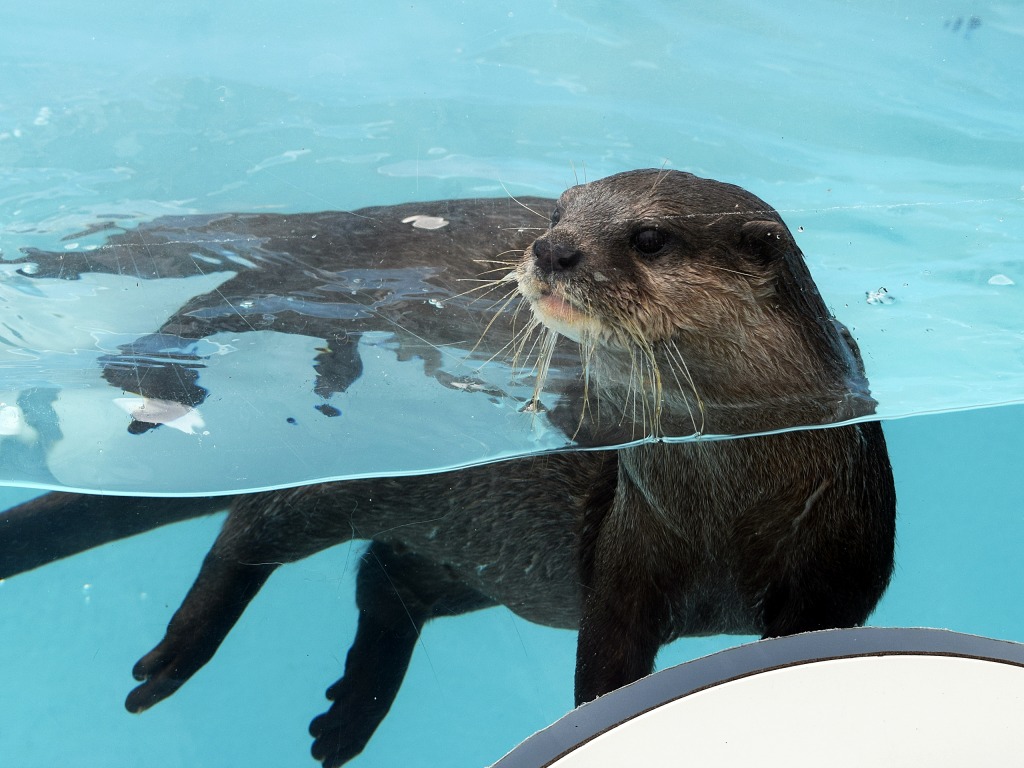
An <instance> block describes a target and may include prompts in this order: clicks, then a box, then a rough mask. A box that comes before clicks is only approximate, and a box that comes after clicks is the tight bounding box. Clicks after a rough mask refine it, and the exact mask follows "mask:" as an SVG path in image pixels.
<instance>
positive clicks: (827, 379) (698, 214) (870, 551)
mask: <svg viewBox="0 0 1024 768" xmlns="http://www.w3.org/2000/svg"><path fill="white" fill-rule="evenodd" d="M488 255H492V254H482V256H488ZM507 279H508V280H509V281H511V279H512V278H511V277H509V278H507ZM514 279H515V281H516V284H517V287H518V291H519V293H520V294H521V296H522V297H523V298H524V299H525V302H526V303H527V304H528V305H529V307H530V309H531V310H532V315H533V318H534V319H535V320H536V321H537V323H538V324H539V325H540V326H541V327H540V329H539V332H540V334H541V335H542V337H543V338H542V341H541V342H540V344H539V345H538V346H539V348H540V349H541V352H540V353H539V354H540V355H541V357H542V358H543V357H544V356H545V355H548V354H550V350H551V349H552V348H553V345H554V343H555V342H556V341H557V342H558V343H559V344H562V345H565V344H570V345H572V344H575V345H578V347H579V350H580V354H581V356H582V359H583V361H584V368H585V375H584V376H583V377H582V378H581V380H580V382H579V386H578V391H577V392H576V397H575V398H571V399H570V401H569V402H568V404H567V405H566V407H565V408H562V409H561V412H559V413H556V414H554V415H555V417H556V421H557V422H558V423H561V424H563V425H564V428H565V429H566V431H567V432H568V433H569V434H573V435H574V436H576V437H577V439H578V441H579V442H581V443H592V444H600V443H601V442H602V441H608V440H622V439H635V438H637V437H640V436H643V435H646V436H651V437H655V438H657V437H660V436H662V435H672V436H680V435H689V434H696V433H703V434H749V433H752V432H763V431H765V430H770V429H782V428H785V427H792V426H819V427H821V426H822V425H826V424H829V423H832V422H837V421H842V420H845V419H850V418H854V417H859V416H865V415H868V414H870V413H871V411H872V409H873V406H874V401H873V400H871V398H870V396H869V394H868V390H867V381H866V379H865V377H864V372H863V367H862V364H861V360H860V356H859V353H858V351H857V349H856V345H855V344H854V342H853V340H852V338H851V337H850V335H849V334H848V333H847V332H846V329H845V328H844V327H843V326H842V325H840V324H839V323H838V322H836V321H835V320H834V318H833V317H832V316H831V314H830V313H829V311H828V310H827V308H826V307H825V305H824V303H823V301H822V300H821V298H820V296H819V294H818V292H817V290H816V288H815V287H814V284H813V282H812V280H811V278H810V275H809V273H808V271H807V269H806V267H805V265H804V262H803V256H802V254H801V253H800V250H799V248H798V247H797V245H796V243H795V242H794V241H793V239H792V236H791V235H790V233H789V231H788V230H787V228H786V227H785V225H784V224H783V223H782V221H781V219H780V217H779V216H778V214H777V213H775V212H774V211H773V210H772V209H771V208H770V207H769V206H768V205H767V204H765V203H764V202H763V201H761V200H759V199H758V198H756V197H754V196H753V195H751V194H750V193H748V192H746V191H744V190H742V189H740V188H738V187H735V186H732V185H729V184H724V183H720V182H716V181H711V180H706V179H700V178H697V177H694V176H691V175H689V174H684V173H681V172H674V171H655V170H651V171H633V172H629V173H624V174H619V175H616V176H612V177H609V178H606V179H603V180H600V181H596V182H592V183H590V184H586V185H582V186H577V187H573V188H571V189H569V190H568V191H566V192H565V193H564V194H563V195H562V196H561V198H559V200H558V201H557V203H555V207H554V214H553V216H552V220H551V226H550V227H549V228H548V230H547V231H546V232H544V233H543V234H541V235H540V236H539V237H538V238H537V239H536V240H535V241H534V242H533V243H532V244H531V245H530V246H529V247H528V248H527V249H526V251H525V253H524V255H523V257H522V259H521V261H520V262H519V263H518V265H517V266H516V268H515V275H514ZM563 337H564V338H563ZM539 365H540V368H541V369H543V360H541V362H540V364H539ZM542 383H543V382H540V385H542ZM540 385H539V386H540ZM556 411H559V409H556ZM638 429H639V430H642V432H640V433H639V434H638ZM895 505H896V500H895V491H894V487H893V478H892V472H891V468H890V465H889V460H888V454H887V451H886V446H885V441H884V437H883V435H882V430H881V427H880V425H879V424H878V423H877V422H873V421H867V422H861V423H854V424H845V425H842V426H837V427H828V428H815V429H805V430H798V431H787V432H780V433H775V434H767V435H764V434H762V435H759V436H752V437H742V438H738V439H730V440H717V439H696V440H693V441H689V442H671V443H670V442H663V441H658V440H655V441H648V442H642V443H639V444H634V445H631V446H629V447H625V448H620V449H617V450H604V451H590V452H570V453H560V454H550V455H544V456H536V457H530V458H523V459H517V460H511V461H507V462H503V463H500V464H492V465H487V466H481V467H475V468H471V469H465V470H460V471H457V472H449V473H438V474H433V475H424V476H416V477H403V478H385V479H366V480H353V481H346V482H338V483H329V484H320V485H310V486H304V487H299V488H291V489H284V490H278V491H272V492H265V493H255V494H245V495H239V496H235V497H230V498H226V497H220V498H185V499H171V498H123V497H98V496H86V495H75V494H61V493H51V494H47V495H46V496H43V497H40V498H39V499H35V500H33V501H30V502H27V503H26V504H23V505H21V506H19V507H16V508H15V509H13V510H11V511H9V512H8V513H6V514H5V515H3V516H2V517H0V577H6V576H10V575H12V574H14V573H17V572H20V571H23V570H27V569H29V568H33V567H36V566H38V565H42V564H44V563H46V562H50V561H52V560H55V559H58V558H60V557H64V556H68V555H70V554H74V553H75V552H78V551H82V550H84V549H87V548H89V547H91V546H95V545H98V544H101V543H103V542H105V541H110V540H114V539H117V538H121V537H124V536H128V535H132V534H135V533H139V532H142V531H144V530H148V529H151V528H154V527H156V526H158V525H162V524H165V523H169V522H173V521H175V520H180V519H185V518H188V517H194V516H198V515H203V514H208V513H212V512H215V511H218V510H222V509H225V508H226V509H228V511H229V514H228V517H227V519H226V520H225V523H224V525H223V528H222V530H221V533H220V534H219V536H218V537H217V540H216V542H215V543H214V545H213V548H212V549H211V551H210V553H209V554H208V555H207V557H206V559H205V561H204V563H203V566H202V568H201V570H200V573H199V576H198V577H197V579H196V581H195V584H194V585H193V587H192V589H191V590H190V591H189V593H188V595H187V596H186V598H185V600H184V602H183V604H182V606H181V607H180V608H179V609H178V611H177V612H176V613H175V614H174V616H173V618H172V619H171V621H170V624H169V626H168V629H167V633H166V636H165V637H164V639H163V640H162V641H161V642H160V643H159V644H158V645H157V646H156V647H155V648H154V649H153V650H152V651H151V652H150V653H148V654H146V655H145V656H144V657H143V658H142V659H141V660H140V661H139V662H138V664H137V665H136V667H135V669H134V675H135V677H136V679H137V680H139V681H140V685H139V686H138V687H137V688H136V689H135V690H134V691H132V692H131V694H130V695H129V696H128V700H127V703H126V706H127V707H128V709H129V710H131V711H136V712H137V711H141V710H144V709H146V708H148V707H150V706H152V705H153V704H156V703H157V702H159V701H161V700H163V699H164V698H166V697H167V696H169V695H171V694H172V693H174V692H175V691H176V690H177V689H178V688H179V687H180V686H181V685H182V684H184V683H185V682H186V681H187V680H188V679H189V677H191V676H192V675H193V674H194V673H195V672H196V671H197V670H198V669H199V668H200V667H202V666H203V664H205V663H206V662H207V661H208V660H209V659H210V658H211V657H212V656H213V654H214V652H215V651H216V650H217V648H218V647H219V645H220V643H221V641H222V640H223V639H224V637H225V636H226V635H227V633H228V632H229V631H230V629H231V627H232V626H233V625H234V623H235V621H236V620H237V619H238V617H239V616H240V615H241V613H242V611H243V610H244V609H245V606H246V605H247V604H248V602H249V601H250V600H251V599H252V598H253V597H254V596H255V595H256V593H257V592H258V591H259V589H260V587H261V586H262V585H263V584H264V583H265V581H266V580H267V579H268V578H269V576H270V575H271V574H272V573H273V571H274V570H275V568H276V567H277V566H278V565H279V564H281V563H286V562H293V561H295V560H298V559H301V558H304V557H307V556H309V555H311V554H313V553H315V552H318V551H320V550H322V549H324V548H326V547H329V546H332V545H334V544H338V543H341V542H344V541H348V540H351V539H365V540H369V541H370V545H369V549H368V552H367V554H366V556H364V558H363V561H362V563H361V565H360V568H359V573H358V580H357V596H356V599H357V604H358V607H359V611H360V614H359V622H358V627H357V632H356V637H355V640H354V641H353V644H352V646H351V649H350V650H349V653H348V658H347V660H346V664H345V671H344V676H343V677H342V678H341V679H340V680H339V681H338V682H337V683H335V684H334V685H333V686H331V687H330V689H329V690H328V698H329V699H330V700H331V701H332V702H333V703H332V704H331V706H330V708H329V710H328V711H327V712H326V713H325V714H323V715H321V716H319V717H317V718H316V719H314V721H313V723H312V725H311V727H310V730H311V733H312V735H313V736H314V744H313V755H314V757H315V758H317V759H318V760H321V761H322V762H323V764H324V765H325V766H339V765H342V764H343V763H345V762H347V761H348V760H350V759H351V758H352V757H354V756H355V755H357V754H358V753H359V752H360V751H361V750H362V748H363V747H364V746H365V745H366V743H367V742H368V740H369V738H370V737H371V736H372V734H373V732H374V730H375V728H376V727H377V725H379V723H380V722H381V721H382V720H383V718H384V716H385V715H386V713H387V711H388V708H389V707H390V705H391V702H392V701H393V699H394V697H395V695H396V694H397V691H398V689H399V687H400V685H401V682H402V678H403V676H404V674H405V670H406V667H407V665H408V662H409V659H410V657H411V654H412V651H413V649H414V647H415V644H416V641H417V638H418V636H419V632H420V630H421V628H422V627H423V625H424V623H425V622H427V621H428V620H430V619H432V618H436V617H440V616H450V615H457V614H460V613H465V612H468V611H472V610H476V609H479V608H484V607H487V606H492V605H498V604H504V605H506V606H508V607H509V608H510V609H511V610H513V611H515V612H516V613H517V614H519V615H521V616H523V617H525V618H527V619H529V620H531V621H536V622H540V623H543V624H548V625H551V626H556V627H565V628H578V629H579V639H578V645H577V661H576V682H575V699H576V703H577V704H581V703H584V702H586V701H589V700H591V699H593V698H595V697H597V696H600V695H602V694H604V693H607V692H609V691H611V690H614V689H616V688H618V687H620V686H622V685H625V684H627V683H629V682H632V681H634V680H636V679H638V678H640V677H642V676H644V675H647V674H649V673H650V672H651V671H652V669H653V665H654V660H655V655H656V654H657V652H658V650H659V648H660V647H661V646H662V645H664V644H665V643H668V642H669V641H671V640H674V639H676V638H679V637H684V636H693V635H708V634H716V633H741V634H757V635H762V636H766V637H768V636H778V635H787V634H792V633H796V632H803V631H808V630H815V629H823V628H830V627H847V626H853V625H857V624H861V623H863V622H864V621H865V620H866V619H867V617H868V616H869V614H870V613H871V611H872V610H873V609H874V607H875V605H876V603H877V602H878V600H879V598H880V597H881V595H882V593H883V592H884V590H885V588H886V586H887V584H888V581H889V578H890V574H891V571H892V567H893V547H894V538H895Z"/></svg>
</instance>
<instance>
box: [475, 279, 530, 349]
mask: <svg viewBox="0 0 1024 768" xmlns="http://www.w3.org/2000/svg"><path fill="white" fill-rule="evenodd" d="M518 295H519V291H518V289H512V290H511V291H509V292H508V293H507V294H505V296H504V297H502V298H501V299H498V300H497V301H496V302H495V304H496V305H497V304H500V306H499V307H498V308H497V309H496V310H495V311H494V314H493V315H492V316H491V319H490V320H489V321H488V323H487V325H486V326H484V329H483V331H482V332H481V333H480V338H479V339H477V342H476V344H474V345H473V348H472V349H471V350H469V354H470V355H472V354H473V353H474V352H476V350H477V348H478V347H479V346H480V344H481V343H482V342H483V340H484V337H485V336H486V335H487V332H488V331H489V330H491V327H492V326H493V325H494V323H495V321H497V319H498V318H499V317H501V316H502V315H503V314H504V312H505V309H506V308H507V307H508V305H509V304H511V303H512V302H513V301H515V299H516V297H517V296H518ZM502 349H504V347H502ZM500 352H501V350H499V352H498V353H495V356H494V357H497V355H498V354H500ZM494 357H492V358H491V360H493V359H494ZM487 362H490V360H488V361H487Z"/></svg>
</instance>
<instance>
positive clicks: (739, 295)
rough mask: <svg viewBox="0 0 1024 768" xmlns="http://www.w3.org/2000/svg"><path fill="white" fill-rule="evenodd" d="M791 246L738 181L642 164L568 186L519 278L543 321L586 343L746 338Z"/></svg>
mask: <svg viewBox="0 0 1024 768" xmlns="http://www.w3.org/2000/svg"><path fill="white" fill-rule="evenodd" d="M755 223H759V224H761V225H762V226H761V227H760V229H758V228H757V227H753V228H752V227H751V225H753V224H755ZM754 230H756V231H754ZM758 237H763V238H765V241H764V243H759V242H758V241H757V238H758ZM773 238H774V239H773ZM783 239H785V240H786V241H787V242H786V243H782V242H780V241H781V240H783ZM789 244H792V239H791V238H790V237H789V233H788V231H786V229H785V226H784V225H783V224H782V223H781V222H780V221H779V220H778V217H777V214H775V212H774V211H772V210H771V209H770V208H769V207H768V206H767V205H766V204H765V203H763V202H762V201H760V200H758V199H757V198H756V197H754V196H753V195H750V194H749V193H747V192H745V191H744V190H741V189H739V188H738V187H733V186H731V185H728V184H722V183H720V182H715V181H710V180H706V179H699V178H697V177H694V176H691V175H690V174H685V173H681V172H678V171H653V170H652V171H632V172H629V173H623V174H618V175H616V176H611V177H608V178H606V179H602V180H600V181H596V182H593V183H591V184H587V185H584V186H578V187H573V188H571V189H569V190H567V191H566V192H565V193H564V194H563V195H562V196H561V198H559V200H558V203H557V205H556V208H555V211H554V213H553V214H552V218H551V226H550V228H549V230H548V231H547V233H545V234H544V235H542V236H541V237H539V238H538V239H537V240H536V241H535V242H534V243H533V245H532V246H531V247H530V248H528V249H527V251H526V253H525V255H524V258H523V260H522V261H521V262H520V264H519V265H518V267H517V270H516V279H517V281H518V284H519V290H520V293H521V294H522V295H523V296H524V297H525V298H526V299H527V300H528V301H529V302H530V306H531V308H532V310H533V313H534V316H535V317H536V318H537V319H538V320H539V321H540V322H541V323H543V324H544V325H545V326H547V327H548V328H550V329H551V330H554V331H556V332H558V333H560V334H562V335H564V336H567V337H569V338H571V339H573V340H575V341H578V342H581V343H592V344H595V345H597V346H598V347H607V348H619V349H629V348H635V347H636V346H637V345H638V344H639V345H641V346H649V345H652V344H656V343H658V342H665V341H668V340H671V339H674V338H678V337H679V336H680V335H683V336H697V335H699V336H700V337H701V338H702V339H703V340H704V341H703V342H702V343H705V344H706V343H708V341H709V340H714V339H718V340H719V341H721V342H726V343H731V344H736V343H740V342H741V341H742V339H743V337H744V336H746V335H747V334H749V333H751V332H753V331H755V330H756V328H757V327H759V326H762V325H763V324H764V323H765V322H766V313H769V314H770V312H771V308H772V301H773V297H774V295H775V293H776V292H775V288H774V286H775V284H776V281H777V276H778V272H779V263H780V262H781V261H782V260H783V258H782V256H781V254H782V253H783V252H784V251H785V250H786V249H785V248H784V247H783V246H786V245H789ZM765 245H768V246H774V251H773V249H772V248H771V247H768V248H766V247H764V246H765ZM792 248H793V249H794V250H795V244H792Z"/></svg>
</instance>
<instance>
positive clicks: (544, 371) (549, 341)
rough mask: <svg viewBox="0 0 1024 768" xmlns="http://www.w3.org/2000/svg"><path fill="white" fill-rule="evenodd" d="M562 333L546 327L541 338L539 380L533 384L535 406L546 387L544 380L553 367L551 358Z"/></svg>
mask: <svg viewBox="0 0 1024 768" xmlns="http://www.w3.org/2000/svg"><path fill="white" fill-rule="evenodd" d="M560 335H561V334H559V333H557V332H556V331H552V330H551V329H549V328H545V333H544V334H543V336H542V338H541V349H540V354H539V355H538V357H537V365H536V370H537V380H536V382H535V383H534V385H533V399H532V401H531V402H532V404H533V405H534V407H536V406H537V405H538V403H539V402H540V393H541V390H543V388H544V382H545V380H546V379H547V377H548V370H549V369H550V367H551V358H552V357H554V355H555V344H556V343H557V342H558V337H559V336H560Z"/></svg>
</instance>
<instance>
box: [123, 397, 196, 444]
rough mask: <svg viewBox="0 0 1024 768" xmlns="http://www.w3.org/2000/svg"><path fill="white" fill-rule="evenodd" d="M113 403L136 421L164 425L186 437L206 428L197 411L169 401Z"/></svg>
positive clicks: (138, 399)
mask: <svg viewBox="0 0 1024 768" xmlns="http://www.w3.org/2000/svg"><path fill="white" fill-rule="evenodd" d="M114 403H115V404H116V405H117V407H118V408H120V409H121V410H123V411H124V412H125V413H127V414H128V415H129V416H131V417H132V418H133V419H135V420H136V421H144V422H146V423H147V424H165V425H166V426H168V427H171V428H172V429H177V430H178V431H179V432H184V433H185V434H186V435H194V434H196V433H197V432H199V431H200V430H202V429H203V428H204V427H205V426H206V422H205V421H203V417H202V416H201V415H200V413H199V411H198V410H197V409H195V408H192V407H190V406H187V405H182V404H181V403H175V402H173V401H171V400H157V399H154V398H147V397H115V398H114Z"/></svg>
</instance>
